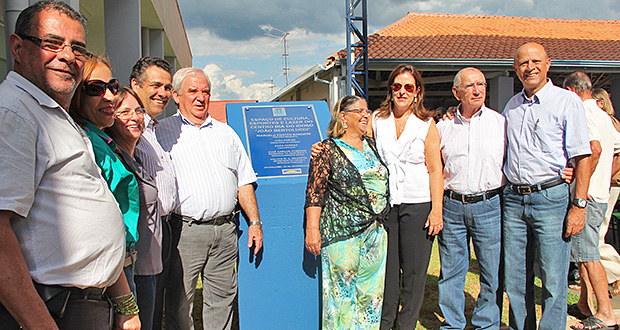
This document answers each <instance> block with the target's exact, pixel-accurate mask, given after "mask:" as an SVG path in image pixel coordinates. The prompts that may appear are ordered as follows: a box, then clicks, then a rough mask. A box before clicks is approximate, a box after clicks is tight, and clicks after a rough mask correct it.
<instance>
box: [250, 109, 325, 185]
mask: <svg viewBox="0 0 620 330" xmlns="http://www.w3.org/2000/svg"><path fill="white" fill-rule="evenodd" d="M242 111H243V121H244V126H245V133H246V139H247V140H246V142H247V146H248V150H249V152H248V156H249V157H250V160H251V161H252V167H253V168H254V171H255V172H256V174H257V177H258V178H273V177H293V176H305V175H308V164H309V163H310V148H311V147H312V144H313V143H315V142H317V141H321V140H323V134H322V133H321V130H320V127H319V124H318V120H317V115H316V110H315V105H314V104H312V103H307V104H304V103H301V102H300V103H299V104H295V105H290V104H282V105H274V104H273V103H271V104H269V105H261V104H260V103H257V104H256V105H251V106H249V105H244V106H243V107H242Z"/></svg>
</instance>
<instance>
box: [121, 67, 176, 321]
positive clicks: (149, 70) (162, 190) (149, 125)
mask: <svg viewBox="0 0 620 330" xmlns="http://www.w3.org/2000/svg"><path fill="white" fill-rule="evenodd" d="M171 74H172V66H171V65H170V63H168V62H167V61H166V60H164V59H162V58H157V57H152V56H148V57H143V58H141V59H139V60H138V62H136V64H135V65H134V66H133V69H132V70H131V76H130V77H129V80H130V82H131V88H132V89H133V90H134V91H135V92H136V94H138V97H140V101H142V104H144V106H145V110H146V113H145V114H144V132H143V133H142V138H141V139H140V141H139V142H138V145H136V150H135V153H136V156H137V157H138V158H140V160H141V161H142V165H143V166H144V168H145V169H146V171H147V172H149V174H150V175H151V176H152V177H154V178H155V182H156V184H157V197H158V198H159V205H160V210H159V214H161V215H162V223H163V228H162V229H163V233H162V236H163V237H162V261H163V266H164V267H163V271H162V272H161V273H160V274H159V275H157V279H156V281H155V282H156V289H154V290H155V292H156V293H155V312H154V317H153V329H161V322H162V311H163V309H164V308H163V305H164V296H165V295H164V291H165V290H167V288H178V287H181V286H182V285H183V282H182V279H183V273H182V269H181V268H180V267H178V266H179V265H180V264H181V261H180V257H179V250H178V248H177V245H178V244H179V237H180V236H181V226H179V225H178V224H176V223H172V222H170V221H169V218H170V215H171V214H172V211H173V210H174V209H175V208H176V207H177V206H178V204H179V195H178V192H177V181H176V175H175V173H174V168H173V165H172V160H171V159H170V155H169V154H168V153H167V152H165V151H164V149H162V147H161V145H160V144H159V142H158V141H157V137H156V136H155V130H156V129H157V127H158V126H159V122H158V121H157V119H155V117H157V116H159V115H160V114H161V113H162V111H163V110H164V108H165V107H166V105H168V101H169V100H170V95H171V90H172V76H171ZM137 278H138V281H142V279H141V278H140V277H137ZM142 282H144V283H147V284H150V283H153V281H147V280H145V281H142ZM176 308H177V306H172V305H166V308H165V310H166V311H167V313H171V311H174V310H176ZM167 319H170V317H168V318H167Z"/></svg>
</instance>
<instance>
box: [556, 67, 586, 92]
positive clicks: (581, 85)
mask: <svg viewBox="0 0 620 330" xmlns="http://www.w3.org/2000/svg"><path fill="white" fill-rule="evenodd" d="M563 85H564V88H568V87H570V88H572V89H574V90H575V93H577V94H578V95H581V94H583V93H585V92H592V81H590V77H588V75H587V74H585V73H583V72H581V71H575V72H573V73H571V74H569V75H568V76H567V77H566V78H564V84H563Z"/></svg>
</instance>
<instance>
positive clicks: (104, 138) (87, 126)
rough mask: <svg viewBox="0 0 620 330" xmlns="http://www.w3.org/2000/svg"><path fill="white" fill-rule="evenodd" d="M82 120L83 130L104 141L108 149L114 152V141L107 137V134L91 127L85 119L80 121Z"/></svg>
mask: <svg viewBox="0 0 620 330" xmlns="http://www.w3.org/2000/svg"><path fill="white" fill-rule="evenodd" d="M82 120H83V121H84V129H85V130H87V131H91V132H93V133H95V134H97V135H98V136H99V137H100V138H101V139H102V140H103V141H105V143H107V144H108V146H110V149H112V150H116V142H114V140H112V138H111V137H109V136H108V135H107V134H105V133H104V132H103V131H102V130H100V129H99V128H97V126H95V125H93V124H92V123H91V122H89V121H88V120H86V119H82Z"/></svg>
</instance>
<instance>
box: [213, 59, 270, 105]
mask: <svg viewBox="0 0 620 330" xmlns="http://www.w3.org/2000/svg"><path fill="white" fill-rule="evenodd" d="M203 70H204V71H205V72H206V73H207V75H209V78H210V79H211V84H212V85H213V86H211V93H212V96H211V97H212V98H213V100H214V101H216V100H258V101H267V100H268V99H269V97H270V96H271V92H272V89H271V87H272V84H270V83H253V84H251V85H249V86H244V85H243V84H244V81H243V76H252V75H254V73H252V72H246V73H244V72H240V71H236V73H230V72H225V71H224V70H222V69H221V68H220V67H219V66H217V64H215V63H210V64H207V66H205V67H204V69H203Z"/></svg>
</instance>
